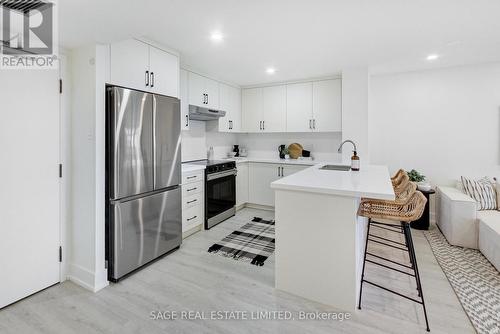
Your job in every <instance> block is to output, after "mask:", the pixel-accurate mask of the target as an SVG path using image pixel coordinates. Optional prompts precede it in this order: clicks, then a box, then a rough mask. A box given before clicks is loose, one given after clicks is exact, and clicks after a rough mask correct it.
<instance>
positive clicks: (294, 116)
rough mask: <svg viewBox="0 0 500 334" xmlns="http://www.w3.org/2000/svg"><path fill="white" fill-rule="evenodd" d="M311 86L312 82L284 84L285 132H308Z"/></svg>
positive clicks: (310, 114)
mask: <svg viewBox="0 0 500 334" xmlns="http://www.w3.org/2000/svg"><path fill="white" fill-rule="evenodd" d="M312 87H313V84H312V82H306V83H298V84H291V85H287V86H286V130H287V132H310V131H311V130H312V98H313V92H312V90H313V89H312Z"/></svg>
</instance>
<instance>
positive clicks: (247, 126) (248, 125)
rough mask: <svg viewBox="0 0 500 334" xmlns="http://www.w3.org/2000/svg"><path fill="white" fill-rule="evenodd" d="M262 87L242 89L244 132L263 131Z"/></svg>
mask: <svg viewBox="0 0 500 334" xmlns="http://www.w3.org/2000/svg"><path fill="white" fill-rule="evenodd" d="M263 107H264V105H263V101H262V88H249V89H243V90H242V91H241V119H242V122H241V123H242V130H243V131H244V132H261V131H262V118H263V114H264V112H263Z"/></svg>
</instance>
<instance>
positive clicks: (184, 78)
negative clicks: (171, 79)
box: [180, 70, 189, 130]
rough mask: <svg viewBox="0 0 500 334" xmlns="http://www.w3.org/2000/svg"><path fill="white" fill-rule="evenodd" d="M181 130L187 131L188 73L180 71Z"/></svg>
mask: <svg viewBox="0 0 500 334" xmlns="http://www.w3.org/2000/svg"><path fill="white" fill-rule="evenodd" d="M180 99H181V130H189V90H188V72H186V71H185V70H180Z"/></svg>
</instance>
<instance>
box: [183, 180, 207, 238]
mask: <svg viewBox="0 0 500 334" xmlns="http://www.w3.org/2000/svg"><path fill="white" fill-rule="evenodd" d="M204 177H205V172H204V171H203V170H198V171H192V172H183V173H182V233H183V236H184V237H186V236H188V235H190V234H192V233H193V232H196V231H198V230H200V229H201V227H202V225H203V222H204V220H205V209H204V208H205V196H204V194H205V183H204Z"/></svg>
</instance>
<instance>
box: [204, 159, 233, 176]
mask: <svg viewBox="0 0 500 334" xmlns="http://www.w3.org/2000/svg"><path fill="white" fill-rule="evenodd" d="M235 168H236V162H234V161H228V162H225V163H221V164H217V165H212V166H207V169H206V171H207V174H213V173H219V172H223V171H226V170H231V169H235Z"/></svg>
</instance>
